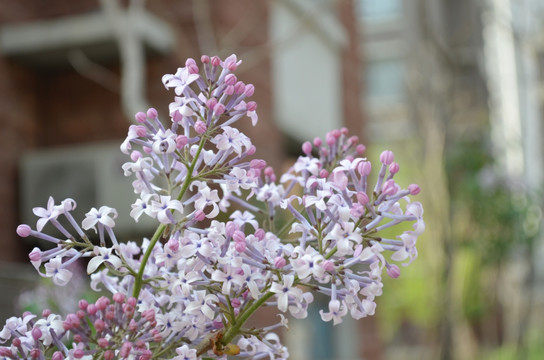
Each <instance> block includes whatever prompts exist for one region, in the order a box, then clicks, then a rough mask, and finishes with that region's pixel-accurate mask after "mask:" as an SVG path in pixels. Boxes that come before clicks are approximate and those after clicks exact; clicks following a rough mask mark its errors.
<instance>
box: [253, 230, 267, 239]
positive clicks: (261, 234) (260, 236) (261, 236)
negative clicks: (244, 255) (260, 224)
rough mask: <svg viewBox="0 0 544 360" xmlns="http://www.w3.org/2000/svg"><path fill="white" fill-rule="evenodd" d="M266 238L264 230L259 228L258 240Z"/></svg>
mask: <svg viewBox="0 0 544 360" xmlns="http://www.w3.org/2000/svg"><path fill="white" fill-rule="evenodd" d="M265 236H266V232H265V231H264V229H261V228H258V229H257V230H256V231H255V237H256V238H257V239H259V240H263V239H264V237H265Z"/></svg>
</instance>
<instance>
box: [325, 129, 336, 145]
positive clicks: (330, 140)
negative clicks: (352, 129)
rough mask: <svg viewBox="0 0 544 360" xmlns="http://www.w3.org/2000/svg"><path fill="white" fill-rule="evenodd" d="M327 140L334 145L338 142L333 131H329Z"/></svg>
mask: <svg viewBox="0 0 544 360" xmlns="http://www.w3.org/2000/svg"><path fill="white" fill-rule="evenodd" d="M325 142H326V143H327V145H329V146H332V145H334V143H335V142H336V138H335V137H334V135H333V134H332V133H330V132H329V133H327V136H325Z"/></svg>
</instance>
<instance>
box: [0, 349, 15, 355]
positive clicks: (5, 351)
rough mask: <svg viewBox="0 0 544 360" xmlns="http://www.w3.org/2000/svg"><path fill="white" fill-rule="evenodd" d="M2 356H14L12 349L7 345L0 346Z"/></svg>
mask: <svg viewBox="0 0 544 360" xmlns="http://www.w3.org/2000/svg"><path fill="white" fill-rule="evenodd" d="M0 356H4V357H8V358H12V357H13V353H12V352H11V350H10V349H8V348H7V347H0Z"/></svg>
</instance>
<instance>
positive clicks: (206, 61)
mask: <svg viewBox="0 0 544 360" xmlns="http://www.w3.org/2000/svg"><path fill="white" fill-rule="evenodd" d="M200 61H201V62H202V63H203V64H209V63H210V57H209V56H208V55H202V56H201V57H200Z"/></svg>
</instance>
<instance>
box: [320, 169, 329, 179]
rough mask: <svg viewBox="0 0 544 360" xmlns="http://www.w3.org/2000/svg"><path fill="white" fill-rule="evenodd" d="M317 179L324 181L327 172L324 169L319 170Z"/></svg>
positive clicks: (327, 174)
mask: <svg viewBox="0 0 544 360" xmlns="http://www.w3.org/2000/svg"><path fill="white" fill-rule="evenodd" d="M319 177H320V178H321V179H326V178H328V177H329V172H328V171H327V170H326V169H321V170H319Z"/></svg>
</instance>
